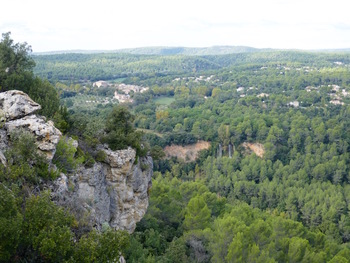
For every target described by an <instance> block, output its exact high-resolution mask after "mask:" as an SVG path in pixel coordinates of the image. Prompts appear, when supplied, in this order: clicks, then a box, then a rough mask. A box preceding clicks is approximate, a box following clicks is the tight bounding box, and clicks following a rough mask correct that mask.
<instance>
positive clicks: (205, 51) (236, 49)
mask: <svg viewBox="0 0 350 263" xmlns="http://www.w3.org/2000/svg"><path fill="white" fill-rule="evenodd" d="M263 51H265V52H266V51H274V50H273V49H259V48H253V47H247V46H212V47H140V48H126V49H116V50H60V51H49V52H35V53H34V55H56V54H70V53H80V54H96V53H124V54H135V55H163V56H164V55H165V56H166V55H187V56H206V55H227V54H235V53H252V52H263Z"/></svg>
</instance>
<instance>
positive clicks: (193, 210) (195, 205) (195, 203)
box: [183, 196, 211, 230]
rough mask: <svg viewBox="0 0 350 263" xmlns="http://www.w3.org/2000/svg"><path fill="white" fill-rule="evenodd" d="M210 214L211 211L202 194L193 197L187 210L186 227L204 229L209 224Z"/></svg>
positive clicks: (188, 228)
mask: <svg viewBox="0 0 350 263" xmlns="http://www.w3.org/2000/svg"><path fill="white" fill-rule="evenodd" d="M210 214H211V211H210V209H209V208H208V206H207V204H206V203H205V201H204V199H203V197H202V196H195V197H193V198H191V200H190V201H189V202H188V205H187V207H186V212H185V220H184V223H183V224H184V227H185V229H187V230H194V229H204V228H205V227H207V226H208V225H209V219H210Z"/></svg>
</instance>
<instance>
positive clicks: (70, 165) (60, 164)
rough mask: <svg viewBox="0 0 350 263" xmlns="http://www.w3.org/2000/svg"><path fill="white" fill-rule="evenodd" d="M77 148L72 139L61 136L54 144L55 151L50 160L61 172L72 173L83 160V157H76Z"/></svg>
mask: <svg viewBox="0 0 350 263" xmlns="http://www.w3.org/2000/svg"><path fill="white" fill-rule="evenodd" d="M76 152H77V148H75V147H74V145H73V139H71V138H66V137H62V138H61V139H60V141H59V142H58V144H57V146H56V153H55V156H54V158H53V159H52V162H53V163H54V164H55V165H56V166H57V168H58V169H60V170H61V171H62V172H63V173H72V172H74V171H75V169H76V168H77V167H78V165H79V164H81V163H82V162H83V158H82V157H80V158H76V157H75V154H76Z"/></svg>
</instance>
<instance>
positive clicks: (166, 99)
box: [154, 97, 175, 106]
mask: <svg viewBox="0 0 350 263" xmlns="http://www.w3.org/2000/svg"><path fill="white" fill-rule="evenodd" d="M173 101H175V98H174V97H159V98H156V99H154V103H155V104H159V105H166V106H168V105H170V104H171V103H172V102H173Z"/></svg>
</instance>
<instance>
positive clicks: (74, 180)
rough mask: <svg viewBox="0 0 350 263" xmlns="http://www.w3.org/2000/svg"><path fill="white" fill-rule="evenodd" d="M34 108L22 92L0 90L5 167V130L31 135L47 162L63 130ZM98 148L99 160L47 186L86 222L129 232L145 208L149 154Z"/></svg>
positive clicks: (0, 144)
mask: <svg viewBox="0 0 350 263" xmlns="http://www.w3.org/2000/svg"><path fill="white" fill-rule="evenodd" d="M38 109H40V105H39V104H37V103H35V102H34V101H33V100H31V99H30V98H29V96H28V95H26V94H25V93H23V92H21V91H16V90H12V91H7V92H3V93H0V161H1V162H2V163H3V164H4V165H6V158H5V155H4V153H5V152H6V150H7V149H8V148H9V147H11V139H10V134H11V133H12V132H13V131H16V130H18V129H20V128H21V129H24V130H27V131H29V132H31V133H32V134H33V135H34V136H35V138H36V144H37V148H38V151H39V152H40V153H42V154H43V155H44V156H46V158H47V160H48V161H49V162H51V160H52V158H53V156H54V154H55V152H56V145H57V143H58V141H59V139H60V137H61V136H62V134H61V132H60V131H59V130H58V129H56V128H55V126H54V124H53V123H52V122H50V121H46V119H45V118H44V117H41V116H38V115H36V114H35V111H37V110H38ZM75 145H76V146H77V144H76V143H75ZM99 150H100V151H103V152H104V153H105V156H106V158H105V160H104V161H103V162H96V163H95V164H94V165H93V167H90V168H86V167H83V166H81V167H79V168H78V169H77V170H76V171H75V172H73V173H72V174H69V175H65V174H63V173H61V176H60V177H59V178H58V179H57V180H56V181H55V182H53V183H52V184H50V185H49V186H48V187H49V188H51V190H52V197H53V199H54V200H55V201H56V202H57V203H59V204H60V205H64V206H68V207H70V208H71V209H75V210H76V211H78V212H77V213H76V214H78V215H80V216H82V217H84V218H85V220H87V221H88V224H89V225H92V226H94V227H95V228H97V229H99V230H100V229H102V228H103V227H104V226H110V227H112V228H114V229H121V230H127V231H128V232H129V233H131V232H133V231H134V229H135V227H136V223H137V222H138V221H140V220H141V219H142V217H143V216H144V214H145V213H146V210H147V207H148V191H149V188H150V186H151V177H152V175H153V172H152V171H153V162H152V158H151V157H143V158H138V157H136V152H135V150H133V149H131V148H128V149H125V150H119V151H112V150H110V149H108V147H107V146H100V148H99Z"/></svg>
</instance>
